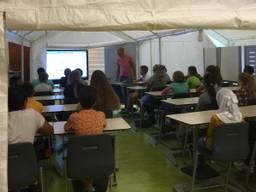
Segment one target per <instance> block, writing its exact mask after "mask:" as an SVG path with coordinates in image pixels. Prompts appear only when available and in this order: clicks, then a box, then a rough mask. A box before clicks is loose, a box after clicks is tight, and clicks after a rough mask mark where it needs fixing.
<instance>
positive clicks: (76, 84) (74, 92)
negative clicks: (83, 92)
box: [63, 70, 84, 104]
mask: <svg viewBox="0 0 256 192" xmlns="http://www.w3.org/2000/svg"><path fill="white" fill-rule="evenodd" d="M82 87H84V84H82V83H81V81H80V73H79V71H77V70H75V71H72V72H71V73H70V85H68V86H67V87H65V89H64V92H63V93H64V96H65V100H64V103H66V104H67V103H77V102H78V95H79V91H80V89H81V88H82Z"/></svg>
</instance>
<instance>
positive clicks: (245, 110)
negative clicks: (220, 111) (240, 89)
mask: <svg viewBox="0 0 256 192" xmlns="http://www.w3.org/2000/svg"><path fill="white" fill-rule="evenodd" d="M240 111H241V113H242V114H243V117H244V118H245V117H256V105H251V106H245V107H240ZM215 113H216V110H209V111H200V112H192V113H183V114H175V115H167V116H166V117H167V118H170V119H173V120H175V121H179V122H181V123H184V124H187V125H201V124H208V123H209V122H210V119H211V117H212V115H213V114H215Z"/></svg>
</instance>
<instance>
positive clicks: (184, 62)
mask: <svg viewBox="0 0 256 192" xmlns="http://www.w3.org/2000/svg"><path fill="white" fill-rule="evenodd" d="M161 44H162V46H161V49H162V55H161V56H162V64H163V65H165V66H166V67H167V70H168V74H169V75H170V76H172V74H173V72H174V71H176V70H181V71H183V72H184V73H185V74H187V68H188V66H190V65H194V66H196V67H197V68H198V72H199V73H203V72H204V61H203V60H204V59H203V48H206V47H213V44H212V43H211V42H210V41H209V40H208V39H207V38H205V37H204V38H203V41H201V42H199V41H198V32H192V33H187V34H183V35H178V36H168V37H163V38H162V40H161ZM158 45H159V43H158V39H156V40H151V41H146V42H144V43H143V44H141V45H140V64H146V65H148V66H149V67H150V66H151V65H154V64H158V63H159V47H158Z"/></svg>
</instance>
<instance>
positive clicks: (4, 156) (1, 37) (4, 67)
mask: <svg viewBox="0 0 256 192" xmlns="http://www.w3.org/2000/svg"><path fill="white" fill-rule="evenodd" d="M5 26H6V17H5V12H0V68H1V70H0V73H1V75H0V103H1V107H0V119H1V124H0V134H1V139H0V151H1V153H0V165H1V166H0V191H1V192H7V191H8V177H7V167H8V166H7V162H8V136H7V131H8V129H7V127H8V109H7V103H8V102H7V97H8V94H7V93H8V63H7V60H6V58H7V57H6V56H7V55H6V49H5V29H6V27H5Z"/></svg>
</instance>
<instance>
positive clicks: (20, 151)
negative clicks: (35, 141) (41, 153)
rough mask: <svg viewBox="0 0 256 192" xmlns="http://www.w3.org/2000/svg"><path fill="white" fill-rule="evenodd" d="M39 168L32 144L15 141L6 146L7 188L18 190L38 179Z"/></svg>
mask: <svg viewBox="0 0 256 192" xmlns="http://www.w3.org/2000/svg"><path fill="white" fill-rule="evenodd" d="M38 176H39V170H38V164H37V159H36V154H35V150H34V146H33V145H32V144H31V143H17V144H11V145H9V146H8V188H9V189H10V190H18V189H21V188H23V187H26V186H29V185H32V184H34V183H35V182H37V181H38V178H39V177H38Z"/></svg>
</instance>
